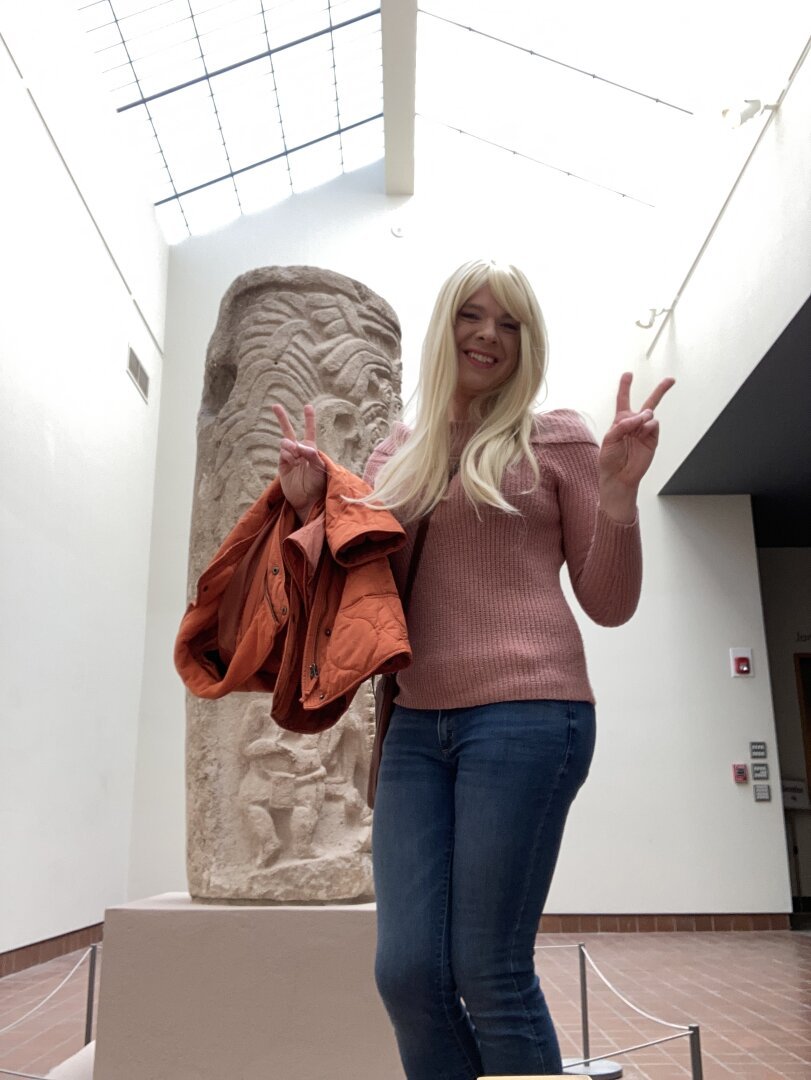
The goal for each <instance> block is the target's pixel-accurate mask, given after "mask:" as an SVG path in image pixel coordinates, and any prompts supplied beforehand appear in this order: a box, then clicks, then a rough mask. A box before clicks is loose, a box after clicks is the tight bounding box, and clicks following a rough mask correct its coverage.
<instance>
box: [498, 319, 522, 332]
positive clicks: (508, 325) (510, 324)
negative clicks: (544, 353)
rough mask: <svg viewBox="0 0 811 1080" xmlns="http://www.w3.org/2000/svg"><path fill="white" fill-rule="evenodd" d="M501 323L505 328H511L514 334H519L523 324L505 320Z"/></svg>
mask: <svg viewBox="0 0 811 1080" xmlns="http://www.w3.org/2000/svg"><path fill="white" fill-rule="evenodd" d="M501 325H502V327H503V329H504V330H509V331H510V333H513V334H517V333H518V331H519V330H520V329H521V324H520V323H516V322H503V323H502V324H501Z"/></svg>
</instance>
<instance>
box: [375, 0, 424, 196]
mask: <svg viewBox="0 0 811 1080" xmlns="http://www.w3.org/2000/svg"><path fill="white" fill-rule="evenodd" d="M380 7H381V22H382V31H383V132H384V138H385V146H386V194H387V195H413V194H414V112H415V88H416V82H417V0H381V4H380Z"/></svg>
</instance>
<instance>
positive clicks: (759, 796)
mask: <svg viewBox="0 0 811 1080" xmlns="http://www.w3.org/2000/svg"><path fill="white" fill-rule="evenodd" d="M753 790H754V792H755V802H771V801H772V789H771V787H770V786H769V784H754V785H753Z"/></svg>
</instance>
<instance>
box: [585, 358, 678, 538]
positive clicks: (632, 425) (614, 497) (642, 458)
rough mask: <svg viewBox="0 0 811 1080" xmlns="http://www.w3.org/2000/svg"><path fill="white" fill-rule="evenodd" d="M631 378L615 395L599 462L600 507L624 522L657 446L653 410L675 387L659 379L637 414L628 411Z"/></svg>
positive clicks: (626, 377)
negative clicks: (613, 411)
mask: <svg viewBox="0 0 811 1080" xmlns="http://www.w3.org/2000/svg"><path fill="white" fill-rule="evenodd" d="M632 381H633V375H632V374H631V372H629V371H626V372H625V374H624V375H623V376H622V377H621V378H620V385H619V390H618V391H617V410H616V413H615V415H614V420H613V423H612V424H611V427H610V428H609V429H608V431H607V432H606V435H605V438H604V439H603V444H602V446H601V447H600V454H599V458H598V462H599V467H600V505H601V506H602V507H603V509H604V510H606V512H607V513H609V514H610V516H612V517H615V518H617V519H618V520H627V519H628V517H629V514H630V518H631V520H633V512H631V508H632V507H633V506H634V505H635V502H636V492H637V488H638V487H639V483H640V481H641V479H642V477H643V476H644V475H645V473H646V472H647V471H648V469H649V468H650V464H651V462H652V461H653V455H654V453H655V452H656V446H657V444H658V442H659V421H658V420H657V419H656V418H655V417H654V413H653V411H654V409H655V408H656V406H657V405H658V404H659V402H660V401H661V400H662V398H663V397H664V396H665V394H666V393H667V391H668V390H669V389H670V388H671V386H673V384H674V383H675V381H676V380H675V379H670V378H668V379H662V381H661V382H660V383H659V385H658V386H657V387H656V388H655V390H653V391H652V393H651V394H649V395H648V398H647V400H646V401H645V403H644V404H643V406H642V408H641V409H640V410H639V412H634V411H633V409H632V408H631V382H632Z"/></svg>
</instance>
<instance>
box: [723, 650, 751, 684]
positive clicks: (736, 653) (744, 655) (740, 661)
mask: <svg viewBox="0 0 811 1080" xmlns="http://www.w3.org/2000/svg"><path fill="white" fill-rule="evenodd" d="M729 666H730V673H731V675H732V678H733V679H739V678H740V677H741V676H742V675H751V674H752V650H751V649H742V648H732V649H730V650H729Z"/></svg>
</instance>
